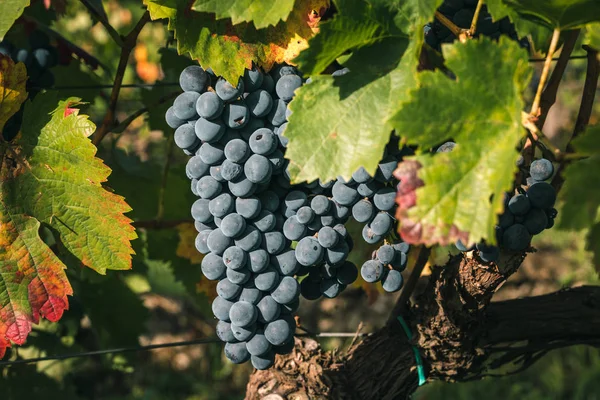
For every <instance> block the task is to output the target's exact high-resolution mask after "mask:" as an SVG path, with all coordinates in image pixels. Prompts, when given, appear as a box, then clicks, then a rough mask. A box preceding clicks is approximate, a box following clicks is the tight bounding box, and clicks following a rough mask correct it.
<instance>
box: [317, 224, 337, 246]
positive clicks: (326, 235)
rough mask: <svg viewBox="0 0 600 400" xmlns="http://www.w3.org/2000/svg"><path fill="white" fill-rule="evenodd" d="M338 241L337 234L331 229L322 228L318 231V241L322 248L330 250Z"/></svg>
mask: <svg viewBox="0 0 600 400" xmlns="http://www.w3.org/2000/svg"><path fill="white" fill-rule="evenodd" d="M338 240H339V236H338V233H337V232H336V231H335V230H334V229H333V228H332V227H329V226H324V227H322V228H321V229H319V235H318V241H319V244H320V245H321V246H323V247H324V248H326V249H329V248H332V247H333V246H335V245H336V244H337V243H338Z"/></svg>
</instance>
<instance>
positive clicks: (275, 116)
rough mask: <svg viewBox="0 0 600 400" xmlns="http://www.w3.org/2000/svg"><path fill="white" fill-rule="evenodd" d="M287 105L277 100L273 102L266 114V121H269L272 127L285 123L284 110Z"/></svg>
mask: <svg viewBox="0 0 600 400" xmlns="http://www.w3.org/2000/svg"><path fill="white" fill-rule="evenodd" d="M286 108H287V105H286V104H285V101H283V100H281V99H278V100H275V101H274V102H273V107H271V111H269V114H267V121H269V122H270V123H271V124H272V125H273V126H280V125H282V124H283V123H284V122H285V110H286Z"/></svg>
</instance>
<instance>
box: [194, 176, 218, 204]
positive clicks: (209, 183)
mask: <svg viewBox="0 0 600 400" xmlns="http://www.w3.org/2000/svg"><path fill="white" fill-rule="evenodd" d="M221 190H222V186H221V184H220V183H219V182H217V181H216V180H215V179H214V178H213V177H212V176H203V177H202V178H200V180H199V181H198V185H196V191H197V192H198V195H199V196H200V197H202V198H203V199H214V198H215V197H217V196H218V195H219V194H220V193H221Z"/></svg>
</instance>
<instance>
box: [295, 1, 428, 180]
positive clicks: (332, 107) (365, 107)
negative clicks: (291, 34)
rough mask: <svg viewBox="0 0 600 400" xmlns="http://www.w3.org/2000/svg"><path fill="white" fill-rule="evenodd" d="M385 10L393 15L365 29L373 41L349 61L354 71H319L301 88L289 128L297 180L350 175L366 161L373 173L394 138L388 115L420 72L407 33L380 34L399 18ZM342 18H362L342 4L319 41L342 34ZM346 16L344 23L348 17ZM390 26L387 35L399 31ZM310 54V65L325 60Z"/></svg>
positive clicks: (350, 67)
mask: <svg viewBox="0 0 600 400" xmlns="http://www.w3.org/2000/svg"><path fill="white" fill-rule="evenodd" d="M342 4H344V3H342ZM383 15H385V16H386V18H388V20H387V21H386V22H385V23H381V24H380V28H378V29H366V30H365V31H370V32H371V33H372V34H373V35H375V36H374V37H373V39H374V40H373V41H372V42H371V43H369V44H368V45H367V44H365V45H363V46H361V47H360V48H358V49H357V50H355V51H354V52H353V54H352V56H351V57H350V58H349V59H348V60H347V61H346V63H345V65H346V66H347V67H348V68H349V69H350V72H349V73H347V74H345V75H343V76H339V77H335V78H334V77H331V76H314V77H313V78H312V79H313V81H312V82H311V83H310V84H307V85H304V86H303V87H301V88H300V89H298V90H297V91H296V96H295V98H294V100H293V101H292V102H291V103H290V109H291V110H292V115H291V116H290V118H289V124H288V126H287V128H286V131H285V136H286V137H288V138H289V144H288V147H287V151H286V158H288V159H289V160H290V166H289V172H290V177H291V179H292V181H293V182H301V181H308V182H310V181H313V180H315V179H321V180H323V181H328V180H331V179H334V178H336V177H337V176H338V175H341V176H343V177H344V178H349V177H350V176H351V175H352V173H353V172H354V171H356V170H357V169H358V168H359V167H361V166H363V167H365V169H366V170H367V171H368V172H369V173H371V174H373V173H374V172H375V169H376V167H377V164H378V161H379V160H380V159H381V156H382V154H383V149H384V147H385V145H386V143H387V142H388V141H389V137H390V132H391V125H390V124H389V123H388V122H386V119H387V117H388V116H389V115H390V114H391V113H392V111H393V110H396V109H397V107H398V104H400V103H401V102H402V101H403V100H405V99H406V98H407V94H408V90H409V89H411V88H412V87H413V85H414V84H415V74H416V57H412V55H413V54H415V52H414V49H413V48H409V46H408V44H409V40H408V38H407V37H406V36H405V35H402V34H397V35H396V34H394V35H388V36H384V37H381V36H380V34H381V33H380V32H379V29H383V27H384V26H391V25H392V24H393V21H394V15H393V13H391V12H388V13H386V14H383ZM338 18H357V17H356V16H355V15H353V14H351V13H349V14H348V16H346V14H345V13H344V9H339V10H338V14H337V15H336V17H335V18H334V20H333V22H332V23H330V24H331V25H330V28H326V29H324V30H323V32H320V33H319V35H318V36H317V37H321V39H319V41H323V43H326V42H327V40H328V39H327V37H328V36H327V35H329V34H331V35H333V36H334V37H336V38H340V37H341V36H340V35H339V31H338V28H336V29H332V28H331V27H337V26H338V25H336V24H337V23H336V22H335V21H336V19H338ZM345 21H346V22H343V24H344V25H345V24H346V23H347V21H348V19H345ZM355 22H356V23H357V24H359V23H361V22H360V21H358V20H356V21H355ZM326 26H327V25H325V27H326ZM325 27H324V28H325ZM339 29H341V28H339ZM390 29H391V30H390V31H388V34H389V33H390V32H394V33H395V32H396V30H395V28H390ZM363 35H364V33H363ZM336 40H337V39H336ZM340 40H341V39H340ZM347 45H348V44H346V45H344V46H342V47H347ZM336 52H337V50H336V51H333V52H331V53H330V57H331V56H332V55H333V54H335V53H336ZM404 55H406V56H404ZM403 56H404V57H403ZM311 57H312V56H310V55H308V56H307V57H305V58H304V60H306V61H305V62H306V64H307V65H308V64H309V63H310V64H314V62H316V63H317V64H316V65H322V63H323V61H321V60H318V59H317V58H314V62H312V61H308V60H310V59H311ZM365 59H369V60H372V62H371V63H370V65H368V66H365V64H364V60H365ZM320 69H321V67H317V68H316V70H320Z"/></svg>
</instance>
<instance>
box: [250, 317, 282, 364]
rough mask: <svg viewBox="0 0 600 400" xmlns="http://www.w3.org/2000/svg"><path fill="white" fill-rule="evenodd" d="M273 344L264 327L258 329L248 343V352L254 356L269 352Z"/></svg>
mask: <svg viewBox="0 0 600 400" xmlns="http://www.w3.org/2000/svg"><path fill="white" fill-rule="evenodd" d="M277 309H279V306H277ZM271 346H272V345H271V343H269V341H268V340H267V338H266V337H265V332H264V330H263V329H257V330H256V333H255V334H254V336H253V337H252V339H250V340H249V341H248V342H247V343H246V348H247V349H248V353H250V354H252V355H253V356H260V355H263V354H265V353H267V352H269V351H270V350H271Z"/></svg>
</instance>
